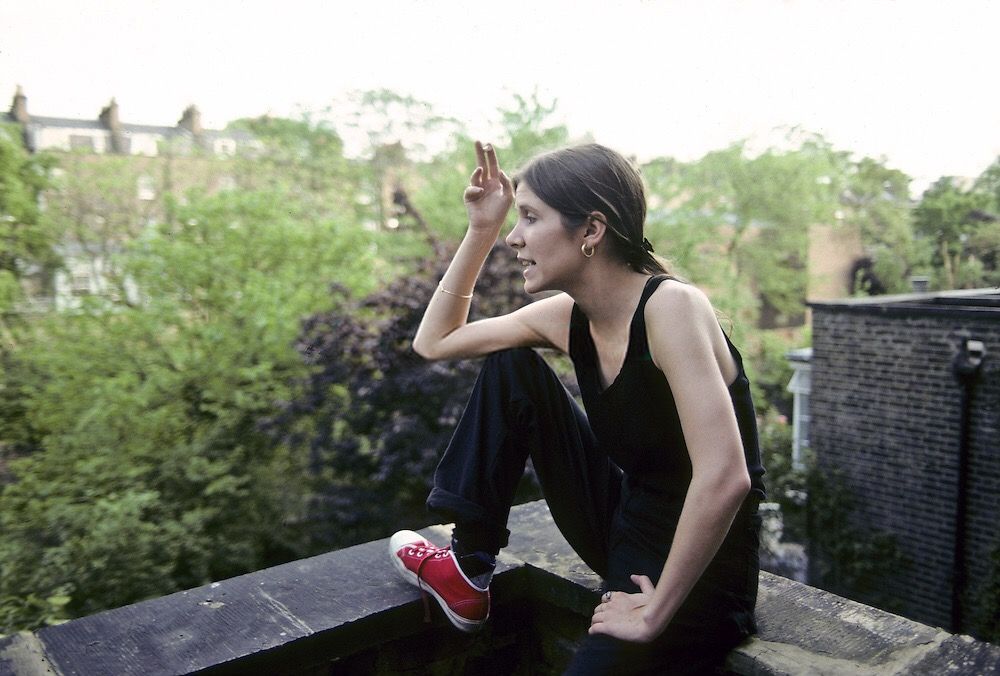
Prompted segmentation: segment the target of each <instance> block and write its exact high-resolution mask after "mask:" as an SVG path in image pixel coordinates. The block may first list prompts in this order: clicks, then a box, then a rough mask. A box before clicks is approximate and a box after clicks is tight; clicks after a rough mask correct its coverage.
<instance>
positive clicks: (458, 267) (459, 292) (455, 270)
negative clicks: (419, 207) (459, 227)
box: [413, 227, 499, 359]
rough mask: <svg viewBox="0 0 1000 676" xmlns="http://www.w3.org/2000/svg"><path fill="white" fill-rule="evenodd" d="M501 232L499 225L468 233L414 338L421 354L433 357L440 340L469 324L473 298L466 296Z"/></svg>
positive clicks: (428, 306) (434, 294) (417, 349)
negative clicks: (492, 229)
mask: <svg viewBox="0 0 1000 676" xmlns="http://www.w3.org/2000/svg"><path fill="white" fill-rule="evenodd" d="M498 234H499V227H498V228H497V229H496V230H495V231H493V232H492V233H490V232H485V231H482V230H472V229H470V230H468V231H467V232H466V233H465V237H464V238H463V239H462V243H461V244H460V245H459V247H458V251H456V252H455V257H454V258H453V259H452V261H451V264H450V265H449V266H448V270H447V271H446V272H445V274H444V277H442V278H441V281H440V286H439V287H438V289H436V290H435V292H434V293H433V295H431V300H430V302H429V303H428V304H427V309H426V310H425V311H424V316H423V319H421V321H420V326H419V327H418V328H417V333H416V335H415V336H414V338H413V349H414V350H415V351H416V352H417V354H419V355H421V356H422V357H426V358H429V359H433V358H434V354H435V348H436V346H437V344H438V343H439V342H440V340H441V339H442V338H444V337H446V336H447V335H448V334H449V333H451V332H452V331H454V330H455V329H457V328H459V327H460V326H462V325H464V324H465V323H466V321H467V320H468V318H469V305H470V303H471V298H464V297H463V296H471V295H472V292H473V289H474V288H475V286H476V279H477V278H478V277H479V272H480V270H481V269H482V267H483V263H484V262H485V260H486V256H487V255H489V252H490V250H491V249H492V248H493V244H494V243H495V242H496V239H497V235H498ZM449 292H450V293H449Z"/></svg>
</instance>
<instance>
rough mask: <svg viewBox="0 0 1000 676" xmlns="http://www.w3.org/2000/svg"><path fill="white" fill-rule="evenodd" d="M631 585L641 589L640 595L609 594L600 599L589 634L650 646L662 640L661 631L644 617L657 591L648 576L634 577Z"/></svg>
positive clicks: (591, 621) (625, 593)
mask: <svg viewBox="0 0 1000 676" xmlns="http://www.w3.org/2000/svg"><path fill="white" fill-rule="evenodd" d="M632 582H634V583H635V584H637V585H639V592H638V593H637V594H629V593H627V592H608V593H607V594H605V595H604V596H602V597H601V603H600V605H598V606H597V608H596V609H594V616H593V618H592V619H591V620H590V631H589V633H591V634H607V635H608V636H613V637H614V638H618V639H621V640H623V641H632V642H635V643H648V642H649V641H652V640H653V639H654V638H656V637H657V636H659V634H660V631H662V628H657V627H653V626H652V625H650V624H649V623H648V622H646V620H645V618H644V617H643V615H644V614H645V613H644V611H645V610H646V606H648V605H649V603H650V602H651V601H652V599H653V591H655V587H653V583H652V582H650V581H649V578H648V577H646V576H645V575H633V576H632Z"/></svg>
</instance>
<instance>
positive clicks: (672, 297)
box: [645, 279, 717, 332]
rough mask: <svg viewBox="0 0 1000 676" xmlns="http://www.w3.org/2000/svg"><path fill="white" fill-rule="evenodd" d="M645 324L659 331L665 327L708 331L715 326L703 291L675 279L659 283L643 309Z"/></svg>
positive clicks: (711, 311)
mask: <svg viewBox="0 0 1000 676" xmlns="http://www.w3.org/2000/svg"><path fill="white" fill-rule="evenodd" d="M645 316H646V324H647V326H650V327H656V330H657V331H658V332H659V330H660V329H664V328H666V327H667V325H669V326H672V327H674V328H675V329H677V328H680V327H681V325H683V326H685V327H687V328H689V329H690V328H695V329H697V328H705V329H707V328H709V327H711V326H713V325H715V324H716V323H717V321H716V318H715V309H714V308H713V307H712V302H711V301H710V300H709V299H708V296H707V295H705V292H704V291H702V290H701V289H699V288H698V287H696V286H694V285H693V284H687V283H685V282H680V281H677V280H675V279H667V280H665V281H663V282H661V283H660V285H659V286H658V287H657V288H656V290H655V291H654V292H653V294H652V295H651V296H650V297H649V301H647V303H646V308H645Z"/></svg>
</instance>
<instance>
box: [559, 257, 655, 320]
mask: <svg viewBox="0 0 1000 676" xmlns="http://www.w3.org/2000/svg"><path fill="white" fill-rule="evenodd" d="M594 267H595V269H594V270H592V271H587V272H588V274H586V275H582V276H581V279H580V285H579V286H578V287H576V288H574V289H571V290H567V292H568V293H569V295H570V296H572V297H573V300H575V301H576V303H577V305H579V306H580V309H581V310H583V313H584V314H585V315H587V318H588V319H589V320H590V324H591V327H592V328H594V329H596V330H597V331H602V330H606V331H613V330H614V329H616V328H620V327H621V326H622V325H623V324H625V325H627V324H628V322H629V321H630V320H631V319H632V314H633V313H634V312H635V308H636V305H637V304H638V302H639V297H640V296H641V295H642V289H643V287H644V286H645V284H646V280H648V279H649V275H647V274H645V273H641V272H636V271H635V270H633V269H632V268H629V267H626V266H623V265H616V264H612V265H602V266H600V267H598V266H594Z"/></svg>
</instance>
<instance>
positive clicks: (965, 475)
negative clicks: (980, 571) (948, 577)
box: [951, 339, 986, 633]
mask: <svg viewBox="0 0 1000 676" xmlns="http://www.w3.org/2000/svg"><path fill="white" fill-rule="evenodd" d="M985 355H986V346H985V345H984V344H983V341H981V340H971V339H967V340H966V341H965V342H964V343H963V344H962V349H961V351H960V352H959V353H958V354H957V355H955V361H954V362H953V363H952V372H953V373H954V374H955V378H956V379H957V380H958V382H959V384H960V385H961V386H962V417H961V422H960V424H959V441H958V480H957V485H956V489H955V490H956V496H955V497H956V500H955V551H954V553H953V557H952V584H951V631H952V632H954V633H959V632H961V631H962V596H963V593H964V592H965V577H966V570H965V514H966V506H967V495H966V494H967V493H968V490H967V486H968V483H969V437H970V432H969V427H970V424H971V417H972V415H971V413H972V394H973V391H974V390H975V386H976V376H977V375H979V369H980V368H981V367H982V365H983V357H984V356H985Z"/></svg>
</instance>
